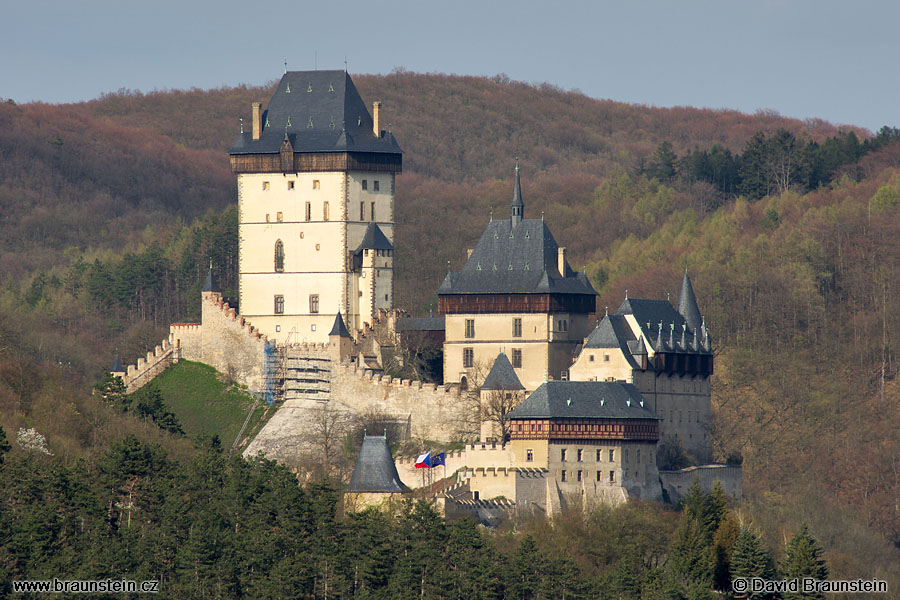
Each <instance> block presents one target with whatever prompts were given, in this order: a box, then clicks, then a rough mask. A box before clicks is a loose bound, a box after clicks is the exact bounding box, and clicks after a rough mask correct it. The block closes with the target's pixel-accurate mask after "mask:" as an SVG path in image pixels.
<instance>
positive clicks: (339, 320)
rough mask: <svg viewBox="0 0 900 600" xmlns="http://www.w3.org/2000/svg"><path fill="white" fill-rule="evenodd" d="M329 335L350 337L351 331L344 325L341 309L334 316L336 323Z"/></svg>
mask: <svg viewBox="0 0 900 600" xmlns="http://www.w3.org/2000/svg"><path fill="white" fill-rule="evenodd" d="M328 335H329V337H330V336H333V335H336V336H339V337H350V332H349V331H347V326H346V325H344V318H343V317H341V311H338V314H336V315H335V317H334V325H333V326H332V327H331V333H329V334H328Z"/></svg>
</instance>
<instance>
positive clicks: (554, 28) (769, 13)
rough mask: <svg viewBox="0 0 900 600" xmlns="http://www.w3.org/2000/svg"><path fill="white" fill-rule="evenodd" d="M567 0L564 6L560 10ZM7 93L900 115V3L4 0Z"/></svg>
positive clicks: (862, 119) (2, 91)
mask: <svg viewBox="0 0 900 600" xmlns="http://www.w3.org/2000/svg"><path fill="white" fill-rule="evenodd" d="M557 4H559V6H557ZM0 16H2V20H3V28H2V35H0V97H3V98H12V99H14V100H15V101H17V102H28V101H33V100H37V101H43V102H51V103H57V102H72V101H78V100H85V99H90V98H95V97H97V96H99V95H100V94H102V93H105V92H111V91H116V90H118V89H120V88H129V89H134V90H141V91H144V92H147V91H152V90H163V89H183V88H191V87H199V88H211V87H219V86H222V85H237V84H241V83H247V84H260V83H264V82H266V81H270V80H273V79H276V78H278V77H280V75H281V73H282V71H283V62H284V60H285V59H287V62H288V68H289V69H291V70H303V69H313V68H315V67H316V66H318V67H319V68H322V69H328V68H332V69H333V68H343V66H344V59H345V57H346V59H347V60H348V61H349V68H350V72H351V73H389V72H391V71H392V70H393V69H394V68H397V67H402V68H405V69H407V70H410V71H418V72H440V73H457V74H465V75H495V74H498V73H505V74H507V75H508V76H509V77H510V78H511V79H515V80H522V81H528V82H549V83H553V84H555V85H558V86H560V87H562V88H564V89H578V90H581V91H582V92H584V93H585V94H587V95H589V96H592V97H595V98H610V99H613V100H621V101H625V102H632V103H641V104H648V105H653V106H676V105H689V106H699V107H712V108H734V109H738V110H741V111H745V112H755V111H756V110H759V109H771V110H775V111H778V112H780V113H781V114H783V115H786V116H791V117H799V118H811V117H818V118H822V119H825V120H828V121H831V122H833V123H838V124H843V123H847V124H853V125H860V126H863V127H867V128H869V129H871V130H877V129H878V128H880V127H881V126H882V125H891V126H895V127H896V126H900V112H898V111H900V76H898V70H900V67H898V58H900V35H898V33H897V27H898V24H900V2H896V1H895V0H884V1H879V2H875V1H866V0H853V1H848V0H707V1H699V0H697V1H694V0H617V1H615V2H612V1H606V0H596V1H593V2H568V3H566V2H562V3H553V2H546V1H544V2H533V1H530V0H519V1H517V2H507V1H506V0H480V1H476V2H472V1H468V0H456V1H454V2H431V1H429V0H418V1H397V2H378V1H375V0H369V1H368V2H359V1H356V0H353V1H349V0H348V1H344V2H321V1H318V2H303V1H298V0H295V1H294V2H284V1H281V0H267V1H265V2H235V1H233V0H216V1H215V2H208V3H201V2H191V1H190V0H183V1H181V2H174V1H171V0H153V1H149V2H148V1H143V2H136V1H132V0H111V1H99V0H60V1H57V2H51V1H47V0H29V1H28V2H12V1H7V0H0Z"/></svg>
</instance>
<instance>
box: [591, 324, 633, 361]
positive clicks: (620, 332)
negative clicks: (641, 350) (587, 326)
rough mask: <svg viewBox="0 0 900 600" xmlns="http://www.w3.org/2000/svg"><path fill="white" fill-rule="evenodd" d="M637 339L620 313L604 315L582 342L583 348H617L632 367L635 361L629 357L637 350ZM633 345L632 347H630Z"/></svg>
mask: <svg viewBox="0 0 900 600" xmlns="http://www.w3.org/2000/svg"><path fill="white" fill-rule="evenodd" d="M636 344H637V339H636V338H635V336H634V333H633V332H632V331H631V327H630V326H629V325H628V321H626V320H625V317H624V316H622V315H615V314H614V315H606V316H605V317H603V320H602V321H600V323H599V324H598V325H597V327H595V328H594V330H593V331H592V332H591V334H590V335H589V336H588V338H587V340H586V341H585V343H584V347H585V348H618V349H619V350H621V351H622V354H624V355H625V358H626V359H627V360H628V362H629V363H630V364H631V366H632V367H637V363H636V362H635V361H634V359H633V358H632V357H631V355H632V354H636V353H637V352H636V351H635V350H637V346H636ZM632 345H634V348H632Z"/></svg>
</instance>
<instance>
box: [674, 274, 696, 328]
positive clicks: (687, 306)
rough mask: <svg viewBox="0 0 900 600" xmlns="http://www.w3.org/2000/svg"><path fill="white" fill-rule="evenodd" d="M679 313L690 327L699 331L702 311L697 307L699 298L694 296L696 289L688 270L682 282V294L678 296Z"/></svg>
mask: <svg viewBox="0 0 900 600" xmlns="http://www.w3.org/2000/svg"><path fill="white" fill-rule="evenodd" d="M676 308H677V310H678V313H679V314H680V315H681V316H682V317H684V320H685V322H687V324H688V327H690V328H691V329H697V328H698V327H700V325H701V323H702V318H701V317H700V309H699V308H698V307H697V298H696V297H695V296H694V287H693V286H692V285H691V278H690V277H689V276H688V272H687V269H685V270H684V278H683V279H682V280H681V292H679V294H678V306H677V307H676Z"/></svg>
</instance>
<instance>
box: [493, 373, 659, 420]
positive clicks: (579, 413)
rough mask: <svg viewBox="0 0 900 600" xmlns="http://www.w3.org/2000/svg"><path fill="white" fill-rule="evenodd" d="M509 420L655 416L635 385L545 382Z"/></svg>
mask: <svg viewBox="0 0 900 600" xmlns="http://www.w3.org/2000/svg"><path fill="white" fill-rule="evenodd" d="M507 417H508V418H509V419H513V420H514V419H658V417H657V416H656V414H655V413H654V412H653V411H652V410H650V405H649V404H646V403H644V398H643V396H641V393H640V392H638V390H637V388H636V387H634V386H633V385H632V384H630V383H622V382H618V381H548V382H546V383H544V384H542V385H541V387H539V388H538V389H536V390H535V391H534V392H532V394H531V395H530V396H528V397H527V398H526V399H525V400H524V401H523V402H522V404H520V405H519V406H518V407H516V408H514V409H513V410H511V411H510V412H509V413H508V414H507Z"/></svg>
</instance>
